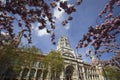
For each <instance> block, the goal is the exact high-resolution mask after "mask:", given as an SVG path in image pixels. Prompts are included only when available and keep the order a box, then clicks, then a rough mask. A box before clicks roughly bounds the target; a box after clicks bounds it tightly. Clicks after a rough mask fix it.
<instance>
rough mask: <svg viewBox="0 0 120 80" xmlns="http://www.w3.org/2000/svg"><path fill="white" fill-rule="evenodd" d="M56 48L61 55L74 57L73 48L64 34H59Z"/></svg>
mask: <svg viewBox="0 0 120 80" xmlns="http://www.w3.org/2000/svg"><path fill="white" fill-rule="evenodd" d="M57 50H58V51H60V52H61V54H62V56H65V55H66V56H69V57H70V56H71V57H75V53H74V50H73V49H72V48H71V47H70V43H69V40H68V38H67V37H66V36H63V35H62V36H61V37H60V38H59V40H58V45H57Z"/></svg>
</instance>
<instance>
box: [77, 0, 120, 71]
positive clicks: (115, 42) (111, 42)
mask: <svg viewBox="0 0 120 80" xmlns="http://www.w3.org/2000/svg"><path fill="white" fill-rule="evenodd" d="M118 8H120V0H109V2H108V3H107V4H105V7H104V9H103V10H102V11H101V13H100V14H99V17H100V19H101V20H102V21H103V22H100V23H99V24H97V25H95V26H90V27H89V30H88V32H87V33H86V34H85V35H84V36H83V38H82V39H81V40H80V41H79V43H78V45H77V47H76V48H84V47H88V46H89V45H91V46H93V47H94V50H95V54H98V55H102V53H115V55H114V57H113V58H111V59H110V60H109V61H101V62H102V63H104V65H106V64H112V65H118V66H119V67H118V66H117V67H118V68H119V69H120V60H119V59H120V56H117V57H116V54H117V55H119V53H120V43H119V39H120V38H119V36H120V13H117V14H116V13H115V10H116V9H118ZM103 55H104V54H103ZM116 63H117V64H116Z"/></svg>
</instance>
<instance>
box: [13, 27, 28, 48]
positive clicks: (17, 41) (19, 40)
mask: <svg viewBox="0 0 120 80" xmlns="http://www.w3.org/2000/svg"><path fill="white" fill-rule="evenodd" d="M25 31H26V30H25V29H24V30H22V31H21V32H19V34H18V36H17V37H16V38H15V40H14V41H13V44H14V45H15V47H18V45H19V44H20V42H21V38H22V36H23V34H24V32H25Z"/></svg>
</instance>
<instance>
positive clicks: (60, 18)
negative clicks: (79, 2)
mask: <svg viewBox="0 0 120 80" xmlns="http://www.w3.org/2000/svg"><path fill="white" fill-rule="evenodd" d="M61 1H63V2H64V1H68V0H61ZM68 6H72V5H71V4H69V5H68ZM58 8H60V7H59V3H57V7H56V8H55V9H54V16H55V17H56V23H60V22H61V23H62V21H63V20H65V18H66V16H65V14H64V10H63V9H62V8H60V9H61V11H59V10H58ZM69 28H70V23H68V24H66V25H65V29H66V30H68V29H69Z"/></svg>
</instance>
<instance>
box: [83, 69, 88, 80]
mask: <svg viewBox="0 0 120 80" xmlns="http://www.w3.org/2000/svg"><path fill="white" fill-rule="evenodd" d="M82 72H83V80H87V79H86V77H87V75H85V68H84V67H82Z"/></svg>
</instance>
